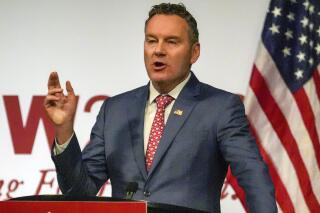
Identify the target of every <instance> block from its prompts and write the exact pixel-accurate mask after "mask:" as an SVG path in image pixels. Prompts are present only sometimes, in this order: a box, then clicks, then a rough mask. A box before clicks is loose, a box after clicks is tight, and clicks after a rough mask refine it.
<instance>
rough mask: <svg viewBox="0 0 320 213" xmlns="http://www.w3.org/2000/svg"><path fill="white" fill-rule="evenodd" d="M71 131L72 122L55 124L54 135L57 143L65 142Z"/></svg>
mask: <svg viewBox="0 0 320 213" xmlns="http://www.w3.org/2000/svg"><path fill="white" fill-rule="evenodd" d="M73 132H74V130H73V124H68V125H61V126H56V127H55V136H56V139H57V143H58V144H60V145H61V144H64V143H65V142H67V141H68V140H69V139H70V137H71V136H72V134H73Z"/></svg>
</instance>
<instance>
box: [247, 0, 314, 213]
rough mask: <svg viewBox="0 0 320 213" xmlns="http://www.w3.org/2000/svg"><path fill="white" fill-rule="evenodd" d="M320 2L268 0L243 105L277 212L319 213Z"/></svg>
mask: <svg viewBox="0 0 320 213" xmlns="http://www.w3.org/2000/svg"><path fill="white" fill-rule="evenodd" d="M319 100H320V0H272V1H271V3H270V6H269V10H268V12H267V16H266V20H265V25H264V29H263V32H262V38H261V42H260V43H259V47H258V52H257V56H256V59H255V62H254V66H253V69H252V74H251V79H250V82H249V88H248V91H247V93H246V95H245V99H244V104H245V108H246V113H247V116H248V119H249V122H250V124H251V127H252V130H253V133H254V134H255V136H256V138H257V143H258V146H259V148H260V151H261V153H262V155H263V157H264V159H265V161H266V163H267V164H268V166H269V171H270V174H271V177H272V180H273V183H274V185H275V188H276V199H277V204H278V207H279V211H280V212H303V213H304V212H320V143H319V141H320V138H319V136H320V102H319Z"/></svg>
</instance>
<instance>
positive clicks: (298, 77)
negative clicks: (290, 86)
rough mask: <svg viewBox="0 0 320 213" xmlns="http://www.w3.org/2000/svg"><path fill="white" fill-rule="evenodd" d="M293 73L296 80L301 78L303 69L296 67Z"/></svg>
mask: <svg viewBox="0 0 320 213" xmlns="http://www.w3.org/2000/svg"><path fill="white" fill-rule="evenodd" d="M294 75H295V76H296V79H297V80H299V79H301V78H303V70H301V69H298V70H297V71H295V73H294Z"/></svg>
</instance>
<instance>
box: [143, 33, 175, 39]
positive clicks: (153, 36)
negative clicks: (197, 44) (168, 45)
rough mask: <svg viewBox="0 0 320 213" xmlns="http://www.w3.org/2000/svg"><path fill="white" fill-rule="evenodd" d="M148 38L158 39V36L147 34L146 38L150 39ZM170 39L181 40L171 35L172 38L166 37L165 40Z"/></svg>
mask: <svg viewBox="0 0 320 213" xmlns="http://www.w3.org/2000/svg"><path fill="white" fill-rule="evenodd" d="M148 37H152V38H157V36H156V35H154V34H146V35H145V38H148ZM170 39H176V40H181V38H180V37H179V36H175V35H171V36H168V37H165V40H170Z"/></svg>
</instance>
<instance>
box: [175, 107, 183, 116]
mask: <svg viewBox="0 0 320 213" xmlns="http://www.w3.org/2000/svg"><path fill="white" fill-rule="evenodd" d="M173 113H174V114H175V115H179V116H181V115H182V114H183V111H182V110H180V109H177V110H175V111H174V112H173Z"/></svg>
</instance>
